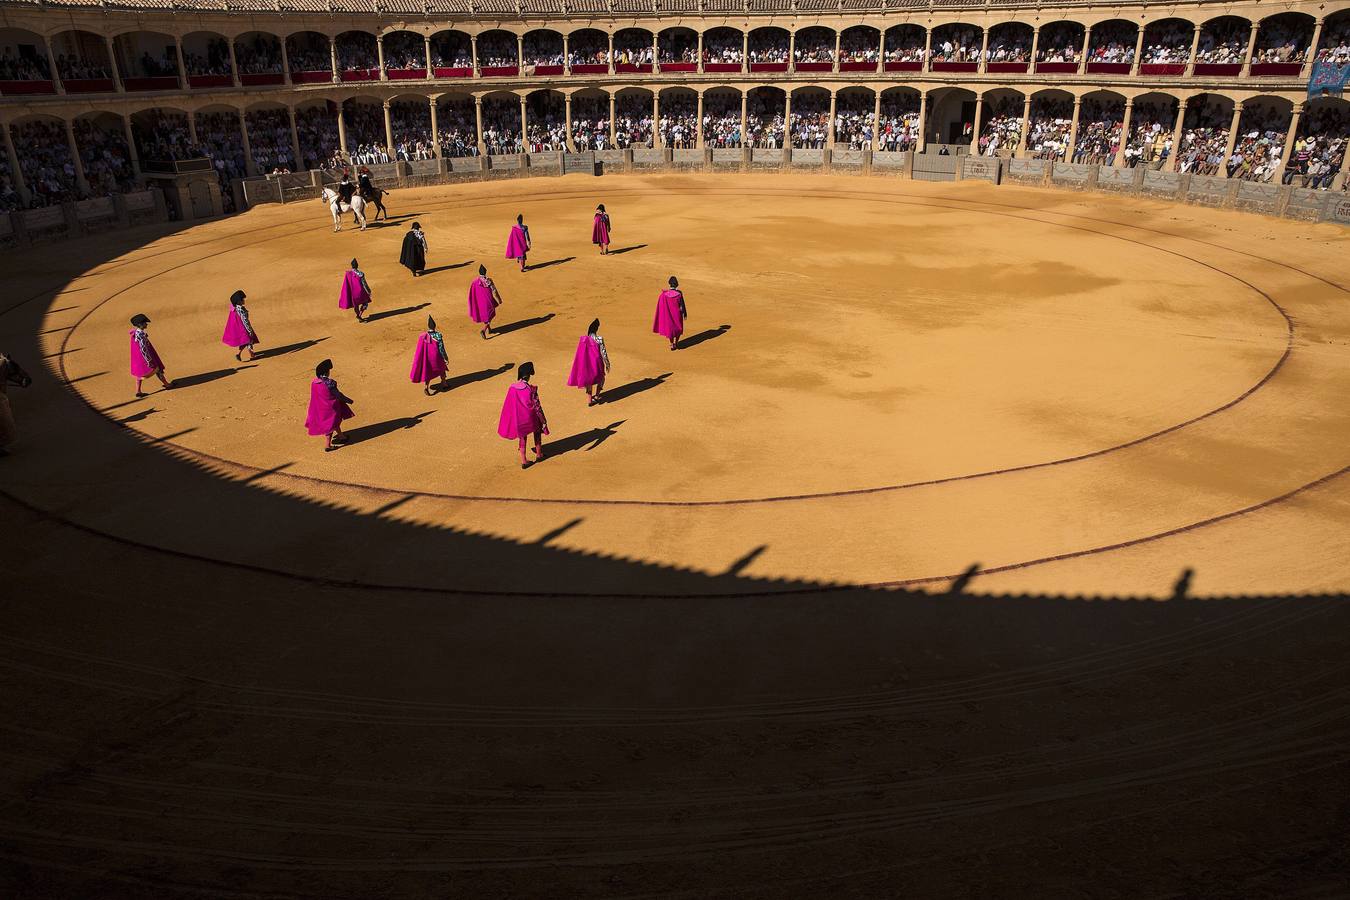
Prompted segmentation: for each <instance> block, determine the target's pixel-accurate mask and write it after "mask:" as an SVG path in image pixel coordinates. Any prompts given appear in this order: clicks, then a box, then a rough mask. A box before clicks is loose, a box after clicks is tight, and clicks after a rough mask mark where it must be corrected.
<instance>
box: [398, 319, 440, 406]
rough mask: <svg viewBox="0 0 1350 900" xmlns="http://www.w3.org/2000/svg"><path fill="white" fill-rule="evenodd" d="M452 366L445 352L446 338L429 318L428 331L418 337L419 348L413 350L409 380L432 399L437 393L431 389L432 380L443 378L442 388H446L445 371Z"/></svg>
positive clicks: (434, 321) (433, 320)
mask: <svg viewBox="0 0 1350 900" xmlns="http://www.w3.org/2000/svg"><path fill="white" fill-rule="evenodd" d="M449 364H450V356H449V354H447V353H446V352H445V337H444V336H443V335H442V334H441V333H440V332H439V331H437V330H436V320H435V319H433V318H432V317H431V316H427V330H426V331H424V332H422V333H421V334H420V335H418V336H417V347H416V349H414V350H413V364H412V371H411V372H409V373H408V378H409V380H411V381H412V382H413V384H417V383H418V382H421V383H422V390H424V391H425V392H426V395H427V396H428V397H430V396H431V395H432V394H434V393H435V391H433V390H432V389H431V379H433V378H435V377H436V376H438V375H439V376H440V378H441V384H440V386H441V387H445V370H446V368H447V367H448V366H449Z"/></svg>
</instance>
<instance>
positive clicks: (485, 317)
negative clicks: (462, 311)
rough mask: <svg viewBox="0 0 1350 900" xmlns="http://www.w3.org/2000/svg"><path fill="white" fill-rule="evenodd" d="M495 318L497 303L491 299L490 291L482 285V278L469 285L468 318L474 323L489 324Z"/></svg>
mask: <svg viewBox="0 0 1350 900" xmlns="http://www.w3.org/2000/svg"><path fill="white" fill-rule="evenodd" d="M496 316H497V301H496V300H494V299H492V289H491V288H489V287H488V286H487V285H486V284H484V283H483V279H482V277H481V276H480V277H478V278H475V279H474V280H473V281H472V282H470V283H469V318H470V319H473V320H474V321H475V322H491V321H492V320H493V319H494V318H496Z"/></svg>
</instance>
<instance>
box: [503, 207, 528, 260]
mask: <svg viewBox="0 0 1350 900" xmlns="http://www.w3.org/2000/svg"><path fill="white" fill-rule="evenodd" d="M529 252H530V228H529V226H528V225H526V224H525V217H524V216H516V224H514V225H512V226H511V235H510V236H509V237H508V238H507V239H506V258H507V259H518V260H520V271H522V272H524V271H525V254H527V253H529Z"/></svg>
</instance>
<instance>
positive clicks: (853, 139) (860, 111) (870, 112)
mask: <svg viewBox="0 0 1350 900" xmlns="http://www.w3.org/2000/svg"><path fill="white" fill-rule="evenodd" d="M875 123H876V106H875V105H874V103H873V101H872V98H871V96H869V95H868V94H865V93H863V92H862V91H845V92H843V93H841V94H839V95H838V97H836V98H835V103H834V145H835V146H836V147H841V148H847V149H849V150H871V149H872V129H873V126H874V125H875Z"/></svg>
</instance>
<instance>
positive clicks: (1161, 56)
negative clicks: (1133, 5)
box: [1139, 19, 1195, 66]
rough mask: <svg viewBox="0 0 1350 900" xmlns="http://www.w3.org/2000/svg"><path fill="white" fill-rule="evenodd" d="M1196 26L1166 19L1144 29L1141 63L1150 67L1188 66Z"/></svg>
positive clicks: (1178, 20) (1179, 20)
mask: <svg viewBox="0 0 1350 900" xmlns="http://www.w3.org/2000/svg"><path fill="white" fill-rule="evenodd" d="M1194 37H1195V26H1194V25H1192V24H1191V23H1190V22H1184V21H1182V20H1181V19H1164V20H1163V21H1161V22H1154V23H1152V24H1150V25H1149V26H1148V27H1146V28H1145V29H1144V52H1143V54H1142V56H1141V57H1140V60H1139V61H1140V62H1141V63H1148V64H1149V65H1172V66H1178V65H1186V64H1187V63H1189V62H1190V60H1191V41H1192V40H1193V39H1194Z"/></svg>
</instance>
